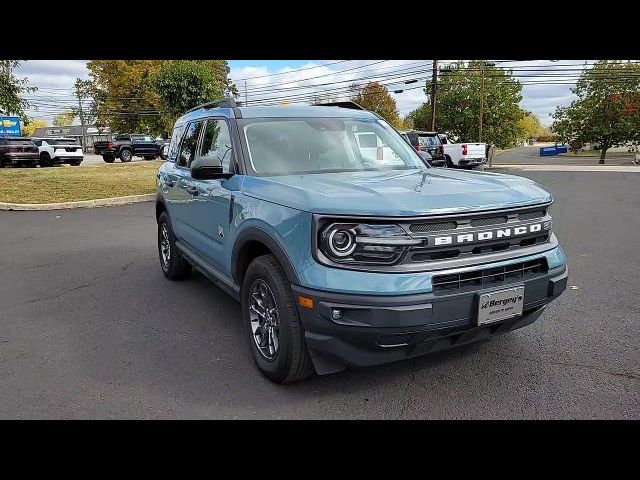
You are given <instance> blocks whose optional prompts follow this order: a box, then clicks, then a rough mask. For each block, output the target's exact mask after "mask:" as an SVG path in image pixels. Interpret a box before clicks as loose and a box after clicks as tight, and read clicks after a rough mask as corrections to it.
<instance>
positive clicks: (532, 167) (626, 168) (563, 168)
mask: <svg viewBox="0 0 640 480" xmlns="http://www.w3.org/2000/svg"><path fill="white" fill-rule="evenodd" d="M486 170H522V171H525V172H527V171H528V172H609V173H611V172H618V173H640V167H638V166H637V165H540V164H518V165H507V164H501V165H494V166H493V167H491V168H487V169H486Z"/></svg>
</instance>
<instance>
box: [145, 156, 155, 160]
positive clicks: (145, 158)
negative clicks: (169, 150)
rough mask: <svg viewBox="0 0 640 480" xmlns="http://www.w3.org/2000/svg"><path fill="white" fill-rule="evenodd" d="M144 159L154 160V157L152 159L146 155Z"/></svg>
mask: <svg viewBox="0 0 640 480" xmlns="http://www.w3.org/2000/svg"><path fill="white" fill-rule="evenodd" d="M144 159H145V160H155V159H156V157H152V156H149V155H147V156H146V157H144Z"/></svg>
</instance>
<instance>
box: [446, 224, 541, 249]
mask: <svg viewBox="0 0 640 480" xmlns="http://www.w3.org/2000/svg"><path fill="white" fill-rule="evenodd" d="M543 228H544V225H543V224H542V223H533V224H531V225H522V226H518V227H513V228H494V229H492V230H483V231H481V232H470V233H461V234H459V235H437V236H435V235H434V236H433V245H435V246H441V245H459V244H463V243H473V242H479V241H485V240H493V239H494V238H496V239H498V238H509V237H518V236H521V235H527V234H530V233H536V232H540V231H542V230H543Z"/></svg>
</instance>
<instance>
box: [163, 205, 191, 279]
mask: <svg viewBox="0 0 640 480" xmlns="http://www.w3.org/2000/svg"><path fill="white" fill-rule="evenodd" d="M158 255H159V256H160V267H162V273H164V276H165V277H167V278H168V279H169V280H182V279H183V278H187V277H188V276H189V274H190V273H191V265H190V264H189V262H187V261H186V260H185V259H184V258H183V257H182V255H181V254H180V251H179V250H178V248H177V247H176V237H175V235H174V234H173V228H171V222H170V221H169V215H167V212H162V214H161V215H160V217H159V218H158Z"/></svg>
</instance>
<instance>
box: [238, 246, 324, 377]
mask: <svg viewBox="0 0 640 480" xmlns="http://www.w3.org/2000/svg"><path fill="white" fill-rule="evenodd" d="M258 282H260V283H261V282H264V283H266V285H267V286H268V287H269V292H270V293H271V294H272V296H273V299H274V300H275V308H276V309H277V319H278V327H277V328H278V335H277V336H278V349H277V351H276V352H275V354H274V357H273V358H272V359H268V358H267V357H266V356H265V355H264V354H263V353H262V352H261V350H260V348H259V347H258V345H257V343H256V342H257V340H256V339H255V337H254V334H253V331H252V328H251V317H250V309H249V307H250V300H251V298H252V290H253V288H254V287H255V286H256V285H258ZM241 296H242V318H243V323H244V324H245V328H246V329H247V336H248V340H249V348H250V349H251V354H252V355H253V359H254V361H255V363H256V366H257V367H258V369H260V371H261V372H262V373H263V374H264V375H265V376H266V377H267V378H268V379H270V380H272V381H274V382H277V383H289V382H294V381H296V380H301V379H303V378H305V377H308V376H309V375H312V374H313V373H314V370H313V364H312V362H311V357H310V355H309V351H308V350H307V345H306V343H305V341H304V330H303V328H302V324H301V322H300V317H299V315H298V309H297V307H296V302H295V299H294V297H293V293H292V292H291V283H290V282H289V280H288V278H287V275H286V274H285V272H284V270H283V269H282V266H281V265H280V264H279V263H278V261H277V260H276V258H275V257H274V256H273V255H263V256H261V257H258V258H256V259H255V260H253V261H252V262H251V264H250V265H249V268H247V272H246V274H245V276H244V281H243V282H242V293H241Z"/></svg>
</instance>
